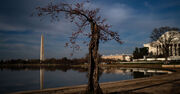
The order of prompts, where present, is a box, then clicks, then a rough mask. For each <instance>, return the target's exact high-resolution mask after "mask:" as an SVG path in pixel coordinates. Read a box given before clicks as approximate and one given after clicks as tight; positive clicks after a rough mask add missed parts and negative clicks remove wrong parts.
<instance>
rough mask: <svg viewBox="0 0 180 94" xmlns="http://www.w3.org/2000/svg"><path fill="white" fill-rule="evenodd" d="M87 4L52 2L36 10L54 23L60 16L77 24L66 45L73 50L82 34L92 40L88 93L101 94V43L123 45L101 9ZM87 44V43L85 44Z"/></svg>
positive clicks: (90, 44) (90, 43)
mask: <svg viewBox="0 0 180 94" xmlns="http://www.w3.org/2000/svg"><path fill="white" fill-rule="evenodd" d="M85 3H89V1H85V2H80V3H74V4H73V3H72V4H70V3H63V2H61V3H59V4H57V3H53V2H50V3H49V4H48V5H47V6H45V7H37V8H36V10H37V12H36V13H35V14H37V15H38V16H40V17H41V16H50V17H51V18H52V20H53V21H58V20H59V19H60V18H61V17H60V15H65V18H67V19H70V21H71V22H72V23H75V24H76V26H77V27H78V30H77V31H76V32H73V33H72V36H71V37H70V42H69V43H66V46H70V47H72V48H73V49H76V50H78V49H79V48H80V46H79V45H78V44H77V43H76V39H77V38H78V36H79V35H80V34H83V35H84V36H87V37H88V38H90V42H89V72H88V88H87V93H93V94H101V93H102V90H101V88H100V86H99V82H98V81H99V78H98V74H99V72H98V63H99V58H98V49H99V41H102V42H106V41H108V40H116V41H117V42H118V43H120V44H121V43H122V42H121V40H120V38H119V35H118V33H117V32H113V31H111V30H110V27H111V25H109V24H106V23H105V21H106V20H105V19H102V17H101V16H99V15H98V13H99V9H98V8H96V9H91V8H86V7H85V6H84V5H85ZM88 26H90V32H85V27H88ZM84 43H86V42H84Z"/></svg>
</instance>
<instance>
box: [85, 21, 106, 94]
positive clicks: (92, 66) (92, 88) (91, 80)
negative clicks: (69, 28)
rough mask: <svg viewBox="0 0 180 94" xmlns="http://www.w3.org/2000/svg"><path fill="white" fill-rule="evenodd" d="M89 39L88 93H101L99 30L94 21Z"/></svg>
mask: <svg viewBox="0 0 180 94" xmlns="http://www.w3.org/2000/svg"><path fill="white" fill-rule="evenodd" d="M91 33H92V37H91V41H90V43H89V70H88V71H89V72H88V88H87V93H88V94H102V90H101V88H100V86H99V68H98V63H99V58H98V46H99V37H100V30H99V29H98V26H97V24H96V23H93V22H92V23H91Z"/></svg>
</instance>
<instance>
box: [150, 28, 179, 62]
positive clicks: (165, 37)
mask: <svg viewBox="0 0 180 94" xmlns="http://www.w3.org/2000/svg"><path fill="white" fill-rule="evenodd" d="M178 30H179V29H178V28H176V27H168V26H165V27H160V28H155V29H154V30H153V31H152V33H151V35H150V39H151V41H152V42H153V41H157V42H158V43H159V44H160V45H161V48H160V50H161V51H162V52H163V56H164V57H165V61H166V62H167V58H168V56H169V47H170V46H171V44H172V41H174V39H175V35H176V33H175V32H171V33H166V32H168V31H178ZM152 45H154V44H152Z"/></svg>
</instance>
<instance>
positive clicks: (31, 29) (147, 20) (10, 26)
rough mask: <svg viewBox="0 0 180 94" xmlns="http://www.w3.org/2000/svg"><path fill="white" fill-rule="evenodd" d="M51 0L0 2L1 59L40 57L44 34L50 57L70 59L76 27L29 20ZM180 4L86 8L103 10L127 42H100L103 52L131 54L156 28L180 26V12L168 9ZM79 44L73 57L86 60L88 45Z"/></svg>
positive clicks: (116, 4)
mask: <svg viewBox="0 0 180 94" xmlns="http://www.w3.org/2000/svg"><path fill="white" fill-rule="evenodd" d="M48 1H49V0H46V1H45V2H44V0H43V2H42V0H33V1H29V0H28V1H24V0H18V2H16V1H12V3H11V4H10V3H8V2H11V1H10V0H9V1H8V0H7V1H6V2H1V3H0V10H1V12H0V19H1V21H0V48H2V49H0V52H1V53H3V54H5V55H4V56H2V55H0V59H3V58H6V57H7V58H10V57H14V58H21V57H22V58H25V57H27V58H28V57H31V58H39V45H40V35H41V33H43V34H44V36H45V47H46V48H45V49H46V56H47V58H50V57H56V58H60V57H64V56H67V57H69V55H70V53H71V51H72V49H70V48H64V44H65V43H66V42H68V40H69V39H68V38H69V37H70V36H71V33H72V32H73V31H75V30H76V29H77V28H76V26H75V25H74V24H72V23H70V22H69V21H68V20H67V19H65V18H64V17H62V18H61V19H60V21H59V22H53V23H51V22H50V20H49V18H48V17H44V19H43V20H42V21H40V18H38V17H30V14H31V13H32V12H33V11H34V8H35V7H37V6H39V5H42V6H43V5H46V4H47V2H48ZM105 2H106V3H105ZM139 3H142V5H143V6H135V5H136V4H138V5H139ZM176 3H177V2H176ZM177 4H178V3H177ZM177 4H175V3H173V2H172V3H171V2H168V3H166V2H163V3H162V6H161V5H158V4H157V3H154V2H150V1H146V2H136V3H135V4H134V3H133V4H131V1H128V2H121V1H119V0H118V1H109V0H107V1H93V2H92V3H90V4H87V5H86V6H89V8H100V9H101V10H100V13H99V15H101V16H102V17H104V18H107V23H110V24H111V25H112V28H111V30H113V31H116V32H118V33H119V34H120V38H121V39H122V40H123V41H124V44H123V45H119V44H118V43H116V42H115V41H109V42H107V43H105V44H102V43H101V44H100V50H99V51H100V53H102V54H116V53H132V51H133V50H134V48H135V47H136V46H137V47H142V45H143V43H146V42H148V40H149V35H150V33H151V31H152V30H153V29H154V28H156V27H160V26H177V27H179V26H178V25H179V24H180V21H179V20H180V18H179V15H180V14H179V13H178V12H177V11H178V10H179V9H177V8H174V10H167V8H168V7H171V8H173V5H175V6H177ZM152 6H153V7H152ZM147 8H148V9H147ZM5 32H6V33H5ZM13 32H14V33H13ZM18 32H19V33H18ZM25 32H26V33H25ZM82 40H84V38H82V37H81V38H80V40H79V41H80V42H81V41H82ZM80 45H81V49H82V50H81V51H79V52H78V54H75V55H74V57H83V56H84V55H85V54H86V53H87V52H88V49H87V46H85V45H82V44H80ZM15 49H17V50H15ZM27 49H29V50H27ZM30 50H31V51H30ZM33 52H34V53H33Z"/></svg>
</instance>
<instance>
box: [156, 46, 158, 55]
mask: <svg viewBox="0 0 180 94" xmlns="http://www.w3.org/2000/svg"><path fill="white" fill-rule="evenodd" d="M156 55H158V46H157V52H156Z"/></svg>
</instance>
